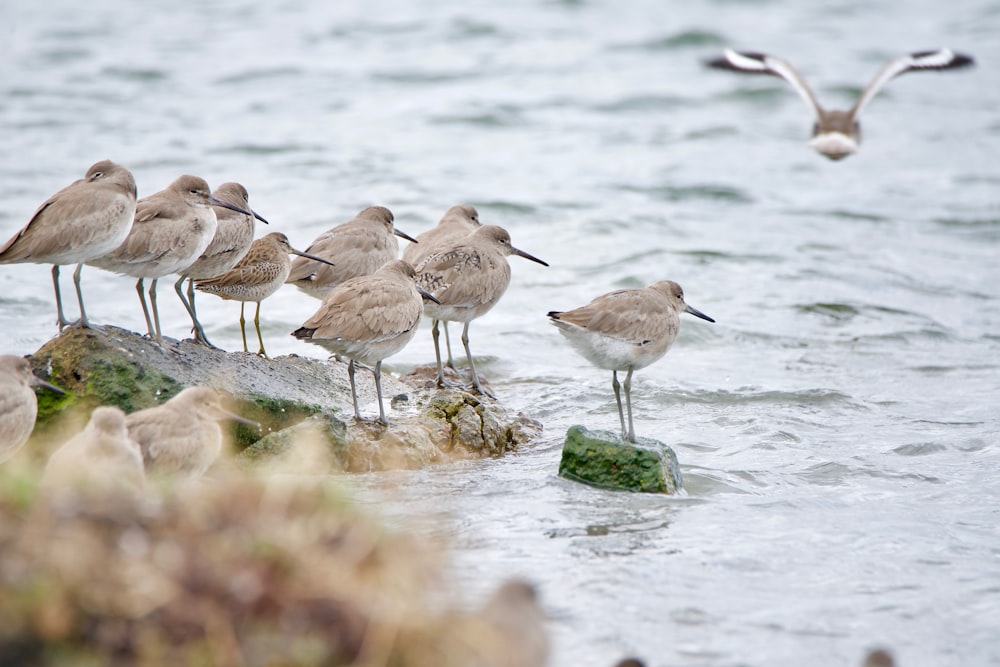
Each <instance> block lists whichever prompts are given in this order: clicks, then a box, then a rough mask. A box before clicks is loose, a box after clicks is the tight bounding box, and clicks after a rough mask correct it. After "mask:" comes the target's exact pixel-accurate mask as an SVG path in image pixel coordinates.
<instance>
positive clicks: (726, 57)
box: [706, 49, 975, 160]
mask: <svg viewBox="0 0 1000 667" xmlns="http://www.w3.org/2000/svg"><path fill="white" fill-rule="evenodd" d="M974 62H975V61H974V60H973V58H972V57H971V56H967V55H965V54H962V53H955V52H954V51H952V50H951V49H937V50H935V51H918V52H916V53H910V54H908V55H904V56H899V57H898V58H894V59H892V60H890V61H889V62H888V63H886V65H885V66H884V67H883V68H882V69H881V70H879V72H878V73H877V74H876V75H875V78H873V79H872V80H871V82H869V84H868V85H867V86H865V88H864V90H863V91H862V92H861V96H860V97H859V98H858V101H857V102H856V103H855V104H854V106H853V107H851V108H850V109H848V110H847V111H839V110H827V109H824V108H823V106H822V105H821V104H820V103H819V100H817V99H816V95H815V93H813V91H812V89H811V88H810V87H809V84H807V83H806V82H805V79H803V78H802V76H801V75H800V74H799V73H798V71H797V70H796V69H795V68H794V67H792V65H791V64H790V63H789V62H788V61H786V60H782V59H781V58H777V57H775V56H769V55H767V54H766V53H755V52H752V51H734V50H733V49H726V50H725V52H724V53H723V55H722V56H720V57H718V58H713V59H711V60H708V61H707V62H706V64H707V65H708V66H709V67H714V68H716V69H727V70H731V71H734V72H742V73H744V74H767V75H770V76H776V77H778V78H781V79H784V80H785V81H787V82H788V83H789V84H790V85H791V86H792V88H794V89H795V91H796V92H797V93H798V94H799V96H800V97H801V98H802V99H803V100H804V101H805V103H806V105H807V106H808V107H809V109H810V110H811V111H812V112H813V114H814V115H815V117H816V121H815V123H814V124H813V135H812V139H811V140H810V141H809V146H810V147H811V148H813V149H815V150H816V151H818V152H819V153H821V154H823V155H825V156H826V157H828V158H830V159H831V160H841V159H843V158H845V157H847V156H848V155H851V154H853V153H856V152H857V150H858V146H859V145H860V143H861V124H860V123H859V122H858V116H860V115H861V110H862V109H864V108H865V107H866V106H867V105H868V103H869V102H871V101H872V98H873V97H875V95H877V94H878V92H879V91H880V90H882V87H883V86H885V84H887V83H889V81H890V80H892V79H893V78H895V77H897V76H900V75H902V74H905V73H907V72H921V71H933V70H949V69H957V68H959V67H967V66H969V65H972V64H973V63H974Z"/></svg>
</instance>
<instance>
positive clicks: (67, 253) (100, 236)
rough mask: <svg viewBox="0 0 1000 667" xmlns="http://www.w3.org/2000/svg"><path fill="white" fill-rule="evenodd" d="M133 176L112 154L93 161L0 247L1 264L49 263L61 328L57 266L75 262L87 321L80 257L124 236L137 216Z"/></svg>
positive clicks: (89, 255) (82, 319) (108, 247)
mask: <svg viewBox="0 0 1000 667" xmlns="http://www.w3.org/2000/svg"><path fill="white" fill-rule="evenodd" d="M135 207H136V187H135V179H134V178H133V177H132V172H130V171H129V170H128V169H126V168H125V167H123V166H121V165H119V164H115V163H114V162H111V161H110V160H102V161H101V162H97V163H96V164H94V165H92V166H91V167H90V169H88V170H87V173H86V175H85V176H84V177H83V178H82V179H79V180H76V181H73V183H71V184H69V185H68V186H66V187H65V188H63V189H62V190H60V191H59V192H57V193H55V194H54V195H52V196H51V197H49V198H48V199H47V200H45V203H43V204H42V205H41V206H39V207H38V210H37V211H35V214H34V215H33V216H31V220H30V221H28V224H27V225H25V226H24V227H23V228H22V229H21V231H19V232H18V233H17V234H15V235H14V236H13V237H11V239H10V240H9V241H7V243H5V244H4V245H3V246H2V247H0V264H14V263H20V262H34V263H36V264H52V282H53V284H54V286H55V292H56V311H57V314H58V324H59V328H60V329H62V328H63V327H64V326H67V325H68V324H71V322H69V321H68V320H67V319H66V317H65V315H64V314H63V307H62V295H61V294H60V292H59V267H60V265H64V264H76V265H77V267H76V271H75V272H74V273H73V285H74V287H75V288H76V296H77V300H78V301H79V303H80V320H79V321H80V324H81V325H82V326H85V327H88V326H90V322H89V321H88V320H87V312H86V310H85V309H84V306H83V293H82V290H81V288H80V272H81V271H82V270H83V263H85V262H89V261H90V260H92V259H95V258H97V257H100V256H102V255H105V254H107V253H109V252H111V251H112V250H114V249H115V248H117V247H118V245H119V244H120V243H121V242H122V241H123V240H124V239H125V237H126V236H127V235H128V233H129V230H130V229H131V227H132V219H133V217H134V216H135Z"/></svg>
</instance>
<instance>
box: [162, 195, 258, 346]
mask: <svg viewBox="0 0 1000 667" xmlns="http://www.w3.org/2000/svg"><path fill="white" fill-rule="evenodd" d="M212 196H213V197H215V198H216V199H218V200H219V201H223V202H226V203H227V204H229V205H231V206H236V207H238V208H242V209H244V210H247V211H250V212H251V213H253V215H247V214H245V213H241V212H239V211H235V210H233V209H231V208H228V207H225V206H218V205H215V204H213V205H212V210H213V211H214V212H215V219H216V221H217V223H218V224H217V226H216V228H215V236H213V237H212V241H211V243H209V244H208V247H207V248H205V251H204V252H202V253H201V256H200V257H198V259H196V260H195V261H194V264H192V265H191V266H189V267H188V268H187V269H185V270H184V273H182V274H181V277H180V278H179V279H178V280H177V282H176V283H174V290H175V291H176V292H177V296H178V297H180V299H181V303H182V304H184V308H186V309H187V311H188V315H190V316H191V324H192V326H193V327H194V339H195V341H196V342H198V343H203V344H205V345H208V346H209V347H215V346H214V345H212V344H211V343H210V342H209V340H208V336H206V335H205V329H204V327H202V326H201V322H199V321H198V311H197V309H196V308H195V305H194V283H195V281H197V280H207V279H209V278H215V277H216V276H221V275H222V274H223V273H225V272H226V271H228V270H229V269H231V268H233V267H234V266H236V263H237V262H239V261H240V260H241V259H243V256H244V255H246V254H247V251H248V250H249V249H250V244H251V243H253V234H254V226H255V225H254V218H256V219H257V220H260V221H261V222H263V223H264V224H265V225H266V224H268V222H267V220H265V219H264V218H262V217H260V216H259V215H258V214H257V212H256V211H254V210H253V209H252V208H250V195H249V194H248V193H247V189H246V188H245V187H243V186H242V185H240V184H239V183H223V184H222V185H220V186H219V187H217V188H215V190H214V191H213V192H212ZM185 278H186V279H187V281H188V289H187V297H185V296H184V291H183V283H184V280H185ZM244 347H245V346H244Z"/></svg>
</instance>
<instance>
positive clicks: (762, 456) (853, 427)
mask: <svg viewBox="0 0 1000 667" xmlns="http://www.w3.org/2000/svg"><path fill="white" fill-rule="evenodd" d="M973 4H974V5H975V4H976V3H975V2H974V3H973ZM965 10H966V13H965V14H964V16H965V18H960V17H956V15H955V13H954V10H953V9H952V8H950V7H945V6H941V5H940V4H934V3H931V2H925V1H922V2H919V3H917V6H914V5H912V4H911V5H908V6H907V7H906V8H905V9H904V8H902V7H901V6H896V5H892V4H891V3H890V4H884V5H873V4H871V3H853V4H852V3H848V4H840V5H837V6H836V7H834V6H822V7H820V6H816V5H813V4H810V3H798V4H795V3H789V2H782V1H780V0H763V1H761V2H705V3H695V4H691V3H688V4H684V5H680V4H677V3H667V4H664V3H656V2H638V3H625V4H621V3H600V2H586V3H578V2H566V3H560V2H542V3H537V2H518V3H515V4H513V5H511V4H509V3H508V4H505V5H503V6H502V7H501V6H499V5H498V6H496V7H493V6H490V7H487V6H476V7H473V6H467V5H465V4H463V3H457V2H447V1H444V0H442V1H440V2H435V3H431V4H429V5H428V4H427V3H422V4H420V5H410V4H408V3H402V2H391V1H389V2H384V3H380V4H379V5H378V6H377V7H372V6H370V5H356V6H355V5H350V6H349V5H329V4H324V3H298V4H296V5H288V4H284V5H273V6H272V5H259V4H258V5H253V6H250V5H245V6H244V5H240V4H237V3H222V4H219V5H212V6H205V5H202V4H198V3H192V2H188V1H186V0H180V1H179V2H175V3H173V4H172V5H171V9H170V11H169V12H159V11H155V10H152V9H150V8H148V7H146V6H145V5H142V6H140V5H135V7H134V8H133V7H132V6H128V5H121V4H120V3H110V2H102V1H101V0H98V1H97V2H96V3H88V4H87V5H86V6H82V5H75V4H71V3H65V2H61V3H56V4H55V5H52V3H48V4H46V5H45V6H44V9H43V8H42V5H37V6H36V5H31V4H30V3H15V6H14V7H12V8H8V13H9V14H11V15H12V16H11V17H10V20H6V21H3V22H2V23H3V25H0V34H2V37H3V39H0V52H2V53H3V55H4V58H3V62H4V63H5V66H4V70H3V71H4V76H3V77H0V89H2V93H3V94H2V95H0V136H3V149H2V150H0V232H2V234H0V235H2V236H3V239H0V240H6V238H7V236H9V235H10V234H13V233H14V232H15V231H16V230H17V229H19V228H20V227H21V226H22V225H23V224H24V223H25V222H26V221H27V219H28V218H29V217H30V215H31V213H32V212H33V211H34V210H35V208H36V207H37V206H38V205H39V204H40V203H41V202H42V201H44V199H45V198H46V197H47V196H49V195H50V194H52V193H53V192H54V191H55V190H56V189H57V188H59V187H61V186H62V185H65V184H67V183H69V182H70V181H71V180H73V179H75V178H77V177H78V176H79V174H80V173H82V170H83V169H84V168H85V167H86V166H87V165H89V164H92V163H93V162H95V161H96V160H98V159H103V158H111V159H114V160H116V161H119V162H121V163H123V164H125V165H127V166H128V167H129V168H130V169H131V170H132V171H133V173H134V174H135V176H136V179H137V182H138V184H139V192H140V196H142V195H146V194H150V193H152V192H155V191H157V190H159V189H161V188H162V187H164V186H165V185H166V184H167V183H169V182H170V181H172V180H173V179H174V178H175V177H176V176H177V175H178V174H180V173H194V174H197V175H200V176H202V177H204V178H206V179H207V180H208V181H209V183H210V184H218V183H221V182H224V181H229V180H237V181H240V182H242V183H243V184H244V185H246V187H247V188H248V190H249V192H250V198H251V202H252V204H253V207H254V209H255V210H257V211H259V212H260V213H261V214H262V215H264V216H265V217H266V218H268V219H269V220H270V221H271V222H272V226H273V227H274V229H275V230H276V231H284V232H286V233H287V234H288V235H289V237H290V239H291V241H292V243H293V245H305V244H307V243H308V241H309V240H310V239H312V238H315V236H316V235H318V234H319V233H320V232H322V231H324V230H325V229H328V228H329V227H332V226H333V225H335V224H338V223H340V222H343V221H346V220H348V219H350V218H351V217H353V215H354V214H355V213H356V212H357V211H358V210H360V209H361V208H363V207H365V206H368V205H373V204H381V205H386V206H388V207H389V208H391V209H392V210H393V211H394V213H395V214H396V220H397V222H398V223H399V225H400V227H402V228H404V229H406V230H407V231H408V232H409V233H411V234H414V235H415V234H418V233H420V232H421V231H423V229H425V228H428V227H430V226H431V225H433V224H434V223H435V222H436V220H437V219H438V218H439V217H440V215H441V214H442V213H443V212H444V211H445V210H446V209H447V208H448V207H449V206H450V205H452V204H455V203H458V202H468V203H471V204H474V205H475V206H477V208H478V209H479V211H480V217H481V219H482V220H483V222H485V223H496V224H500V225H503V226H505V227H507V228H508V229H509V230H510V232H511V236H512V238H513V240H514V243H515V245H516V246H518V247H522V248H525V249H527V250H528V251H530V252H533V253H536V254H538V255H539V256H543V257H544V258H545V259H546V260H547V261H549V262H550V264H551V265H552V266H551V267H549V268H544V267H536V266H526V265H524V264H516V263H515V265H514V266H512V273H513V277H512V281H511V287H510V289H509V290H508V292H507V294H506V295H505V296H504V299H503V300H502V301H501V302H500V304H499V305H498V306H497V307H496V308H495V309H494V311H493V312H491V313H489V314H488V315H486V316H485V317H483V318H482V319H480V320H477V321H476V323H475V324H474V325H473V327H474V329H475V337H476V352H477V355H481V357H477V359H479V358H481V359H482V368H481V371H482V373H483V374H484V375H485V376H487V377H488V378H489V379H490V381H491V384H492V386H493V387H494V389H495V391H497V393H498V394H499V395H500V396H501V398H502V399H503V400H504V401H505V402H507V403H510V404H512V405H513V406H515V407H517V408H519V409H522V410H524V411H526V412H528V413H529V414H530V415H532V416H534V417H536V418H538V419H540V420H541V421H542V422H543V423H544V425H545V429H546V430H545V433H544V434H543V436H542V438H541V439H540V441H539V442H537V443H536V444H535V446H533V447H530V448H526V449H524V450H523V451H521V452H518V453H517V454H515V455H513V456H509V457H507V458H506V459H503V460H498V461H487V462H464V463H461V464H455V465H452V466H445V467H442V468H438V469H432V470H425V471H410V472H400V473H392V474H385V475H362V476H358V477H354V478H351V479H349V480H347V483H348V484H349V485H350V486H351V488H352V489H353V492H354V493H355V495H356V496H357V497H358V498H359V500H360V501H362V502H364V503H368V504H371V505H374V506H376V507H378V509H379V510H380V511H382V512H384V513H385V515H386V516H387V517H388V520H389V521H390V522H393V523H397V524H398V525H401V526H403V527H405V528H406V529H408V530H414V531H418V532H422V533H424V534H426V535H428V536H429V537H435V538H442V539H445V540H447V541H449V542H450V543H451V544H452V545H453V547H454V563H453V571H454V574H455V576H456V577H459V578H461V579H462V580H463V581H465V582H467V584H468V588H469V591H470V597H475V596H477V595H480V594H485V593H486V592H487V591H489V590H491V589H492V587H493V586H494V585H495V583H496V582H498V581H499V580H501V579H502V578H504V577H505V576H507V575H511V574H518V575H523V576H526V577H528V578H530V579H532V580H534V581H537V582H538V583H539V585H540V590H541V593H542V599H543V601H544V604H545V606H546V611H547V612H548V613H549V615H550V617H551V618H552V627H553V630H554V632H555V635H556V640H557V642H556V654H555V659H554V664H556V665H560V666H567V667H568V666H570V665H573V666H574V667H576V666H584V667H589V666H593V667H603V666H604V665H610V664H613V662H614V660H615V659H617V658H618V657H621V656H623V655H625V654H637V655H640V656H643V657H645V658H646V659H647V660H648V661H649V664H651V665H667V664H669V665H708V664H712V665H735V664H752V665H763V664H796V663H806V662H814V663H816V664H831V665H832V664H839V665H852V664H857V663H858V662H859V660H860V657H861V656H862V655H863V653H864V650H865V649H866V648H867V647H869V646H872V645H875V644H880V645H888V646H891V647H893V648H894V650H895V652H896V654H897V657H898V658H899V661H900V663H901V664H903V665H906V666H907V667H913V666H920V665H928V666H930V665H935V666H936V665H947V664H955V665H958V664H963V665H972V664H976V665H984V664H991V663H993V664H995V663H1000V640H998V638H997V634H996V631H995V625H996V624H995V620H994V619H995V618H997V617H998V616H1000V602H998V600H1000V597H998V596H997V595H996V592H997V591H996V584H995V582H996V581H997V577H998V575H1000V571H998V570H1000V567H998V565H997V559H996V539H995V535H996V532H995V527H996V512H997V509H998V502H997V498H998V497H1000V487H998V484H1000V482H998V479H1000V476H998V475H997V474H996V471H997V469H998V468H1000V459H998V454H997V449H996V446H995V443H996V433H997V432H998V431H1000V428H998V426H1000V422H998V413H997V410H996V402H997V401H996V397H997V395H998V392H1000V385H998V382H997V369H996V363H994V361H993V360H995V359H997V355H998V351H1000V337H998V336H997V334H996V331H997V325H998V322H1000V300H998V297H997V290H996V285H997V280H998V278H1000V272H998V269H997V268H996V267H997V263H996V242H997V240H998V239H1000V234H998V232H1000V218H998V215H997V204H996V202H997V188H996V186H997V184H998V183H1000V171H998V167H997V162H996V160H995V159H994V158H995V155H996V154H997V153H998V152H1000V125H998V124H997V122H996V116H995V110H996V108H998V106H1000V88H998V87H997V86H994V85H989V83H990V82H992V81H993V80H994V79H995V77H993V78H991V77H992V75H991V74H990V72H991V71H992V68H991V65H990V63H995V62H996V61H998V60H1000V43H997V41H996V39H995V35H996V34H997V33H998V31H1000V25H998V22H1000V14H998V13H997V12H996V11H994V9H993V8H992V7H991V6H990V3H989V2H983V1H982V0H980V1H979V2H978V5H977V6H970V7H967V8H965ZM729 45H732V46H736V47H739V48H749V49H759V50H764V51H768V52H771V53H775V54H779V55H782V56H784V57H787V58H788V59H789V60H791V61H793V62H795V63H796V64H797V65H798V67H799V68H800V69H801V70H802V71H803V74H804V75H806V76H807V78H808V79H809V80H811V81H815V82H826V83H825V84H823V86H822V87H821V88H820V89H818V90H817V94H818V95H819V96H820V97H821V98H822V99H824V100H828V101H829V103H830V105H831V106H838V105H840V104H850V103H851V102H852V100H851V97H852V96H853V95H854V94H856V88H855V87H854V86H853V83H854V82H856V81H858V80H863V79H864V78H865V77H867V76H869V75H870V69H871V67H872V63H877V62H883V61H884V60H885V59H887V58H888V57H891V56H893V55H896V54H897V53H902V52H907V51H912V50H915V49H923V48H930V47H932V46H938V45H946V46H951V47H952V48H955V49H961V50H962V51H967V52H970V53H972V54H974V55H975V56H976V57H977V59H978V61H979V63H980V66H979V67H978V68H976V69H972V70H968V71H960V72H953V73H948V74H946V75H937V74H912V75H908V76H907V77H903V78H901V79H900V80H898V81H894V82H893V83H892V84H891V85H890V86H889V87H888V88H887V89H886V90H885V91H884V92H883V94H881V95H880V96H879V97H878V98H877V99H876V100H875V101H874V102H873V103H872V104H871V106H870V107H869V108H867V109H866V111H865V114H866V116H865V137H864V145H863V147H862V150H861V152H860V153H859V154H858V155H856V156H854V157H852V158H851V159H850V160H848V161H846V162H844V163H829V162H827V161H826V160H824V159H823V158H822V157H820V156H817V155H815V154H813V153H812V151H811V150H810V149H809V148H808V147H807V146H806V145H805V137H806V131H807V126H806V125H805V119H804V115H803V109H802V103H801V101H800V100H798V99H797V98H796V96H795V95H794V94H792V93H790V91H788V90H787V87H786V86H785V84H783V83H782V82H780V81H778V80H776V79H774V80H772V79H768V78H764V77H762V78H761V79H754V80H746V79H742V78H740V77H734V76H727V75H725V74H724V73H719V72H714V71H712V70H708V69H706V68H704V67H703V66H702V65H701V61H703V60H704V59H705V58H708V57H710V56H713V55H715V54H716V53H717V52H718V50H719V49H721V48H723V47H725V46H729ZM665 278H669V279H673V280H676V281H678V282H679V283H680V284H681V285H683V286H684V288H685V293H686V295H687V297H688V298H689V299H690V300H691V302H692V303H694V304H695V305H697V307H699V308H701V309H703V310H704V311H705V312H709V313H711V314H712V315H713V316H714V317H715V318H716V319H717V320H718V324H717V325H714V326H713V327H708V326H707V325H704V324H702V323H700V322H698V321H696V320H695V319H694V318H685V319H684V321H683V323H682V330H681V334H680V337H679V339H678V341H677V343H676V346H675V348H674V349H673V350H672V351H671V352H670V353H669V354H668V355H667V357H665V358H664V359H663V360H662V361H660V362H659V363H657V364H655V365H653V366H651V367H649V368H647V369H644V370H643V371H642V372H641V373H639V374H637V376H636V379H635V382H634V387H633V394H634V399H635V405H634V410H635V415H636V430H637V432H638V433H639V434H641V435H643V436H646V437H655V438H658V439H660V440H663V441H665V442H668V443H671V444H673V445H674V446H675V449H676V450H677V453H678V457H679V459H680V462H681V464H682V470H683V473H684V476H685V480H686V494H685V495H683V496H680V497H677V498H659V497H650V496H632V495H623V494H615V493H610V492H607V491H601V490H597V489H591V488H587V487H583V486H580V485H576V484H573V483H570V482H566V481H564V480H561V479H559V478H557V477H556V476H555V471H556V469H557V467H558V458H559V448H560V445H561V440H562V436H563V434H564V433H565V431H566V429H567V428H568V427H569V426H570V425H572V424H575V423H583V424H585V425H587V426H590V427H597V428H601V427H604V428H607V427H614V425H615V423H616V420H617V414H616V409H615V406H614V397H613V395H612V393H611V387H610V381H609V380H610V379H609V378H608V377H607V375H608V373H606V372H604V371H599V370H597V369H594V368H592V367H590V366H589V365H587V364H586V363H585V362H583V361H582V360H581V359H579V358H578V357H576V356H575V354H574V353H573V352H572V350H571V349H569V348H568V346H567V345H565V343H564V341H563V340H562V339H561V337H560V336H559V335H558V333H557V332H556V331H555V329H554V328H553V327H551V326H549V325H548V324H547V323H546V321H545V313H546V312H547V311H548V310H554V309H560V308H566V307H572V306H574V305H578V304H579V303H583V302H586V301H588V300H589V299H590V298H592V297H593V296H595V295H597V294H602V293H604V292H607V291H609V290H611V289H614V288H620V287H635V286H640V285H646V284H648V283H650V282H653V281H654V280H659V279H665ZM84 281H85V282H86V289H87V293H88V307H89V308H88V310H91V311H92V312H90V313H89V314H90V316H91V318H92V319H94V320H95V321H98V322H110V323H115V324H120V325H123V326H128V327H130V328H132V329H137V330H138V329H141V326H142V323H141V322H140V321H139V320H138V319H137V317H138V309H137V308H136V307H135V304H134V303H133V299H134V298H135V297H134V292H133V290H132V284H131V282H129V281H128V280H126V279H124V278H119V277H116V276H113V275H110V274H106V273H103V272H100V271H97V270H90V271H87V272H85V275H84ZM0 285H2V286H3V289H2V290H0V293H2V296H0V327H2V329H3V331H4V332H6V333H7V337H6V339H5V345H4V349H3V350H0V351H2V352H5V353H30V352H32V351H34V350H35V349H37V348H38V347H39V346H40V345H41V343H42V342H44V341H45V340H46V339H47V338H48V337H50V336H51V335H53V334H54V333H55V327H54V324H53V323H52V322H51V321H50V320H51V301H52V295H51V293H50V290H51V283H50V280H49V271H48V269H47V268H46V267H43V266H34V265H20V266H3V267H0ZM175 301H176V300H172V299H166V298H165V299H163V300H162V303H161V304H160V307H161V313H162V315H163V327H164V331H165V333H166V334H167V335H168V336H173V337H180V336H186V335H187V328H188V323H187V317H186V313H184V311H183V309H182V308H181V306H180V304H179V303H175ZM272 302H273V303H272ZM203 308H204V309H205V310H204V312H202V313H201V316H202V319H203V321H204V323H205V325H206V328H207V333H208V336H209V337H210V338H211V339H212V340H213V341H215V342H217V343H218V344H221V345H223V346H225V347H227V348H228V349H238V348H239V347H240V345H241V343H240V338H239V329H238V327H237V326H235V325H234V322H235V320H236V318H235V314H236V311H235V310H234V306H233V304H225V303H221V302H220V303H213V304H210V305H209V304H205V306H203ZM267 310H268V312H267V320H266V321H264V322H262V329H263V335H264V336H265V337H267V338H268V340H269V341H270V340H273V341H274V348H273V349H271V350H270V351H271V353H272V354H276V353H277V354H288V353H295V354H312V355H316V354H320V353H321V352H320V351H317V350H312V349H307V348H306V347H305V346H303V345H301V344H300V343H298V342H297V341H295V340H294V339H292V337H291V336H288V333H289V332H290V331H292V330H293V329H294V328H296V327H297V326H299V325H300V324H301V323H302V321H304V319H305V318H306V317H308V316H309V315H310V314H311V313H312V312H313V311H314V310H315V302H314V301H311V300H310V299H309V298H308V297H305V296H303V295H300V294H298V293H296V292H295V291H294V290H291V289H288V290H283V291H282V292H281V296H280V298H274V299H272V300H271V301H270V302H269V304H268V309H267ZM432 360H433V348H432V347H431V342H430V336H429V332H428V331H427V328H426V326H425V328H424V329H423V330H422V331H421V332H419V334H418V336H417V337H416V338H415V340H414V341H413V342H412V343H411V344H410V346H409V347H408V348H407V349H406V350H405V351H404V352H402V353H401V354H399V355H398V356H396V357H393V358H392V359H391V360H390V363H389V364H388V366H389V367H390V368H392V369H396V370H406V369H408V368H411V367H412V366H414V365H417V364H423V363H429V362H431V361H432ZM477 365H478V362H477ZM942 610H946V612H947V613H945V612H943V611H942Z"/></svg>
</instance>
